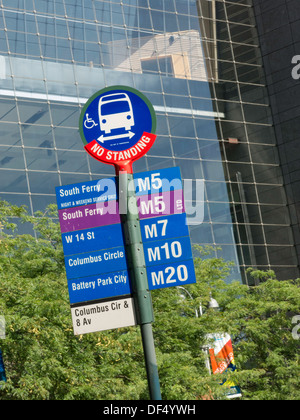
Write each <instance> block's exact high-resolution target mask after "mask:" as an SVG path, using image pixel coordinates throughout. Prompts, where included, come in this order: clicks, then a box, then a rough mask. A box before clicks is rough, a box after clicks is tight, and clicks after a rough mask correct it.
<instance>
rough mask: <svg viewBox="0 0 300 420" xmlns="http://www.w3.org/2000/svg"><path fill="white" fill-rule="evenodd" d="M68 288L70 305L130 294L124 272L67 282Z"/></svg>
mask: <svg viewBox="0 0 300 420" xmlns="http://www.w3.org/2000/svg"><path fill="white" fill-rule="evenodd" d="M68 288H69V297H70V303H71V304H74V303H79V302H88V301H93V300H98V299H105V298H110V297H115V296H121V295H129V294H131V292H132V291H131V285H130V280H129V275H128V272H127V271H126V270H123V271H117V272H112V273H111V272H110V273H104V274H102V273H101V274H98V275H97V276H91V277H82V278H79V279H73V280H69V281H68Z"/></svg>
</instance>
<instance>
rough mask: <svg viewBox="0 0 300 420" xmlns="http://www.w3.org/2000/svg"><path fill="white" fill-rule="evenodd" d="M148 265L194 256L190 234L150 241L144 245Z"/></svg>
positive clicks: (168, 262)
mask: <svg viewBox="0 0 300 420" xmlns="http://www.w3.org/2000/svg"><path fill="white" fill-rule="evenodd" d="M144 252H145V260H146V267H150V266H152V265H162V264H171V263H173V262H175V263H177V262H178V261H182V260H188V259H190V258H192V248H191V241H190V238H189V236H184V237H182V238H171V239H167V240H160V241H155V242H149V243H147V244H145V245H144Z"/></svg>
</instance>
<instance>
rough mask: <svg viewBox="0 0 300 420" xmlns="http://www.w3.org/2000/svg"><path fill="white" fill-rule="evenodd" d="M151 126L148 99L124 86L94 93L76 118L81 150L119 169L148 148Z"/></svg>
mask: <svg viewBox="0 0 300 420" xmlns="http://www.w3.org/2000/svg"><path fill="white" fill-rule="evenodd" d="M155 129H156V115H155V112H154V108H153V106H152V104H151V103H150V101H149V100H148V99H147V98H146V97H145V96H144V95H143V94H142V93H141V92H139V91H137V90H136V89H133V88H130V87H125V86H112V87H109V88H106V89H103V90H100V91H99V92H96V93H95V94H94V95H93V96H92V97H91V98H90V99H89V100H88V101H87V103H86V104H85V106H84V108H83V110H82V112H81V115H80V120H79V130H80V135H81V138H82V141H83V143H84V145H85V146H84V147H85V150H86V151H87V152H88V153H89V154H90V155H91V156H93V157H94V158H95V159H97V160H99V161H101V162H104V163H108V164H112V165H115V166H116V167H118V168H123V169H124V167H126V169H128V168H129V167H130V166H131V163H132V162H133V161H134V160H136V159H139V158H140V157H141V156H143V155H145V154H146V153H147V151H148V150H149V149H150V148H151V147H152V145H153V143H154V141H155V139H156V136H155V134H154V133H155Z"/></svg>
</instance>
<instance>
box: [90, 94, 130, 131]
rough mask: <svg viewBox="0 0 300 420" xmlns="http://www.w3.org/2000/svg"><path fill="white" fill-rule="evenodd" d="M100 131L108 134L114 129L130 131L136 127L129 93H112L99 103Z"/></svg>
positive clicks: (103, 97)
mask: <svg viewBox="0 0 300 420" xmlns="http://www.w3.org/2000/svg"><path fill="white" fill-rule="evenodd" d="M98 112H99V122H100V129H101V131H104V132H105V134H108V133H110V132H111V130H113V129H119V128H124V129H125V130H126V131H130V129H131V127H133V126H134V116H133V112H132V104H131V101H130V99H129V96H128V95H127V93H112V94H109V95H105V96H102V98H101V99H100V101H99V110H98Z"/></svg>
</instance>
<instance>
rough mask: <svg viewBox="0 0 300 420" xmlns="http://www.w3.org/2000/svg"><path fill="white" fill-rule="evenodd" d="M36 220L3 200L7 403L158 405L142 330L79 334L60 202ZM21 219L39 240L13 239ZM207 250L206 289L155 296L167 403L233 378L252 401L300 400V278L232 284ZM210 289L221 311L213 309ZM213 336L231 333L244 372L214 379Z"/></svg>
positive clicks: (0, 309) (267, 277) (201, 275)
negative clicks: (296, 332)
mask: <svg viewBox="0 0 300 420" xmlns="http://www.w3.org/2000/svg"><path fill="white" fill-rule="evenodd" d="M35 216H36V217H31V216H29V215H28V213H27V212H26V210H25V209H24V208H22V207H21V208H19V207H15V206H11V205H9V204H8V203H6V202H0V223H1V228H2V234H1V236H0V315H4V317H5V321H6V338H5V339H3V340H0V346H1V349H2V352H3V359H4V362H5V367H6V376H7V382H6V383H5V384H3V386H2V387H1V389H0V399H2V400H9V399H11V400H31V399H33V400H34V399H35V400H39V399H52V400H54V399H57V400H72V399H77V400H80V399H81V400H88V399H90V400H91V399H104V400H110V399H111V400H120V399H125V400H130V399H148V398H149V397H148V385H147V379H146V372H145V365H144V355H143V350H142V344H141V337H140V331H139V327H131V328H123V329H116V330H111V331H104V332H99V333H94V334H87V335H84V336H74V334H73V330H72V322H71V314H70V307H69V297H68V290H67V281H66V277H65V269H64V258H63V251H62V244H61V237H60V229H59V224H58V222H57V210H56V206H49V207H48V208H47V210H46V211H45V213H41V212H39V213H37V214H36V215H35ZM15 218H16V219H15ZM15 220H21V221H22V222H23V223H26V224H28V226H29V227H32V228H33V231H34V233H35V234H34V235H18V234H17V232H14V234H12V232H13V231H14V230H15V228H16V225H15V224H14V221H15ZM5 232H6V233H5ZM198 250H199V252H200V257H199V258H197V259H196V260H195V266H196V271H197V284H194V285H189V286H186V291H187V292H186V293H185V299H183V298H182V297H181V295H182V291H181V290H180V289H179V288H169V289H162V290H157V291H154V292H152V297H153V306H154V314H155V322H154V325H153V328H154V337H155V344H156V352H157V359H158V365H159V366H158V367H159V375H160V382H161V390H162V396H163V399H166V400H172V399H212V398H220V399H222V398H225V397H224V386H220V382H221V381H222V380H223V378H224V377H228V378H231V379H232V380H233V381H234V382H235V383H237V384H239V385H240V387H241V389H242V393H243V398H244V399H299V398H300V391H299V390H300V386H299V385H300V380H299V378H300V368H299V340H296V339H295V337H293V335H292V329H293V327H294V325H293V324H292V317H293V315H300V288H299V286H300V281H299V280H294V281H292V280H291V281H284V282H279V281H277V280H276V278H275V276H274V273H273V272H260V271H257V270H252V271H251V275H252V276H253V277H254V278H256V279H259V280H260V284H259V286H256V287H251V288H249V287H247V286H245V285H241V284H240V283H232V284H226V282H225V279H226V277H227V276H228V273H229V270H230V264H229V263H227V262H225V261H223V260H222V259H219V258H214V257H212V256H211V255H210V252H211V250H210V249H202V248H200V247H199V248H198ZM210 293H213V296H214V297H215V298H216V299H217V300H218V302H219V304H220V311H214V310H212V309H208V302H209V299H210ZM189 296H191V297H192V298H189ZM200 307H201V308H202V310H203V315H202V316H200ZM213 332H216V333H217V332H219V333H224V332H227V333H229V334H231V337H232V341H233V346H234V352H235V362H236V365H237V371H235V372H234V373H230V372H228V373H226V374H222V377H220V375H214V376H210V375H209V373H208V371H207V369H206V367H205V353H204V352H203V351H202V347H203V345H204V344H205V343H206V342H207V334H211V333H213Z"/></svg>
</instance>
